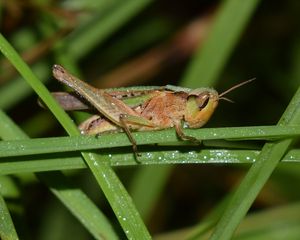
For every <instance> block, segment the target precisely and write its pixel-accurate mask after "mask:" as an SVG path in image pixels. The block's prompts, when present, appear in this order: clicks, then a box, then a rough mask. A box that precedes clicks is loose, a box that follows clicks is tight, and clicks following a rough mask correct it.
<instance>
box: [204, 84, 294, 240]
mask: <svg viewBox="0 0 300 240" xmlns="http://www.w3.org/2000/svg"><path fill="white" fill-rule="evenodd" d="M299 122H300V88H299V89H298V91H297V92H296V94H295V95H294V97H293V98H292V100H291V102H290V104H289V105H288V107H287V109H286V110H285V112H284V114H283V115H282V117H281V118H280V120H279V122H278V125H296V124H297V123H299ZM292 142H293V138H288V139H284V140H279V141H278V142H273V143H266V144H265V145H264V147H263V148H262V151H261V153H260V155H259V157H258V159H257V161H256V162H255V163H254V164H253V165H252V167H251V168H250V170H249V171H248V173H247V175H246V176H245V177H244V179H243V180H242V182H241V184H240V185H239V187H238V188H237V190H236V191H235V193H234V194H233V197H232V199H231V201H230V203H229V204H228V206H227V207H226V209H225V211H224V214H223V215H222V217H221V219H220V221H219V222H218V224H217V226H216V228H215V230H214V232H213V234H212V235H211V238H210V239H212V240H215V239H225V240H226V239H231V238H232V236H233V233H234V231H235V229H236V228H237V227H238V225H239V223H240V222H241V221H242V219H243V217H244V216H245V215H246V213H247V211H248V210H249V208H250V206H251V204H252V203H253V201H254V200H255V199H256V197H257V195H258V194H259V192H260V190H261V189H262V187H263V186H264V184H265V183H266V182H267V180H268V179H269V177H270V176H271V174H272V172H273V170H274V169H275V168H276V166H277V164H278V163H279V161H280V160H281V158H282V157H283V156H284V154H285V153H286V152H287V149H288V148H289V147H290V145H291V144H292Z"/></svg>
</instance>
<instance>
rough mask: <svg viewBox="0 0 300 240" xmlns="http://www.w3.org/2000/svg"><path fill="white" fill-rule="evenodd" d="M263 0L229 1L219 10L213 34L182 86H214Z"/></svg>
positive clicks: (195, 60)
mask: <svg viewBox="0 0 300 240" xmlns="http://www.w3.org/2000/svg"><path fill="white" fill-rule="evenodd" d="M258 3H259V0H246V1H240V0H226V1H223V5H222V6H221V7H220V9H219V13H218V14H217V17H216V19H215V22H214V25H213V27H212V29H211V32H210V35H209V37H208V38H207V40H206V42H205V43H204V46H203V47H202V46H201V47H200V48H199V49H198V51H197V53H196V55H195V56H194V59H193V60H192V62H191V64H190V65H189V67H188V68H187V71H186V73H185V77H184V79H183V81H182V82H181V84H182V85H184V86H188V87H191V88H197V87H201V86H203V87H208V86H214V85H215V84H214V83H215V81H216V80H217V78H218V76H219V75H220V74H221V71H222V70H223V68H224V66H225V64H226V62H227V60H228V58H229V57H230V54H231V53H232V51H233V49H234V47H235V45H236V44H237V41H238V40H239V37H240V35H241V33H242V31H243V30H244V29H245V27H246V25H247V23H248V21H249V19H250V17H251V16H252V14H253V12H254V10H255V7H256V6H257V4H258Z"/></svg>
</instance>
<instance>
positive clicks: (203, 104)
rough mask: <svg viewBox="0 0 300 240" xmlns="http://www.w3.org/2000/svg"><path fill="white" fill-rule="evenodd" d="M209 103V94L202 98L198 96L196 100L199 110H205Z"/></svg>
mask: <svg viewBox="0 0 300 240" xmlns="http://www.w3.org/2000/svg"><path fill="white" fill-rule="evenodd" d="M208 102H209V94H203V95H202V96H198V97H197V98H196V103H197V105H198V108H199V110H201V109H203V108H205V107H206V106H207V104H208Z"/></svg>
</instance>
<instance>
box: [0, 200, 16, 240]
mask: <svg viewBox="0 0 300 240" xmlns="http://www.w3.org/2000/svg"><path fill="white" fill-rule="evenodd" d="M0 217H1V223H0V238H1V239H3V240H18V239H19V237H18V235H17V232H16V229H15V227H14V224H13V221H12V219H11V216H10V214H9V211H8V208H7V206H6V203H5V201H4V199H3V197H2V195H0Z"/></svg>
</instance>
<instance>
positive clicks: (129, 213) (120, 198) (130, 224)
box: [0, 35, 150, 239]
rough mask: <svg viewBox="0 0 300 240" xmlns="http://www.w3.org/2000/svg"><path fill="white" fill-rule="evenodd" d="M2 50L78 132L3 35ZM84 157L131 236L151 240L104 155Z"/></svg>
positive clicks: (69, 127)
mask: <svg viewBox="0 0 300 240" xmlns="http://www.w3.org/2000/svg"><path fill="white" fill-rule="evenodd" d="M0 50H1V52H2V53H3V54H4V55H5V57H6V58H8V60H9V61H10V62H11V63H12V64H13V65H14V66H15V68H16V69H17V70H18V71H19V72H20V74H21V75H22V76H23V77H24V79H25V80H26V81H27V82H28V83H29V84H30V85H31V87H32V88H33V89H34V90H35V91H36V92H37V93H38V95H39V97H40V98H41V99H42V101H43V102H44V103H45V104H46V106H47V107H48V108H49V109H50V110H51V111H52V112H53V114H54V116H55V117H56V118H57V119H58V121H59V122H60V123H61V124H62V126H63V127H64V128H65V129H66V130H67V132H68V133H69V134H70V135H78V134H79V132H78V129H77V127H76V126H75V125H74V124H73V123H72V121H71V119H70V118H69V117H68V115H67V114H66V113H65V112H64V111H63V109H61V108H60V106H59V105H58V104H57V102H56V101H55V100H54V99H53V98H52V96H51V94H50V93H49V92H48V90H47V89H46V88H45V86H44V85H42V84H41V82H40V81H39V80H38V79H37V77H36V76H35V75H34V74H33V73H32V72H31V70H30V68H29V67H28V66H27V65H26V64H25V63H24V61H23V60H22V59H21V58H20V56H19V55H18V54H17V52H16V51H15V50H14V49H13V48H12V46H11V45H10V44H9V43H8V42H7V40H6V39H5V38H4V37H3V36H2V35H0ZM82 156H83V157H84V159H85V161H86V163H87V165H88V166H89V168H90V169H91V171H92V173H93V174H94V176H95V178H96V180H97V182H98V184H99V185H100V187H101V189H102V190H103V192H104V194H105V196H106V198H107V200H108V202H109V203H110V205H111V207H112V209H113V211H114V212H115V214H116V216H117V218H118V220H119V223H120V225H121V226H122V228H123V230H124V232H125V234H126V235H127V237H128V238H135V239H150V235H149V233H148V230H147V229H146V227H145V225H144V223H143V221H142V219H141V217H140V215H139V213H138V212H137V210H136V208H135V206H134V205H133V203H132V200H131V198H130V196H129V195H128V193H127V191H126V190H125V188H124V186H123V185H122V183H121V182H120V180H119V179H118V177H117V176H116V174H115V172H114V171H113V170H112V169H111V167H110V166H109V164H107V163H101V157H100V156H99V155H96V154H92V153H86V152H85V153H82Z"/></svg>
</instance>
